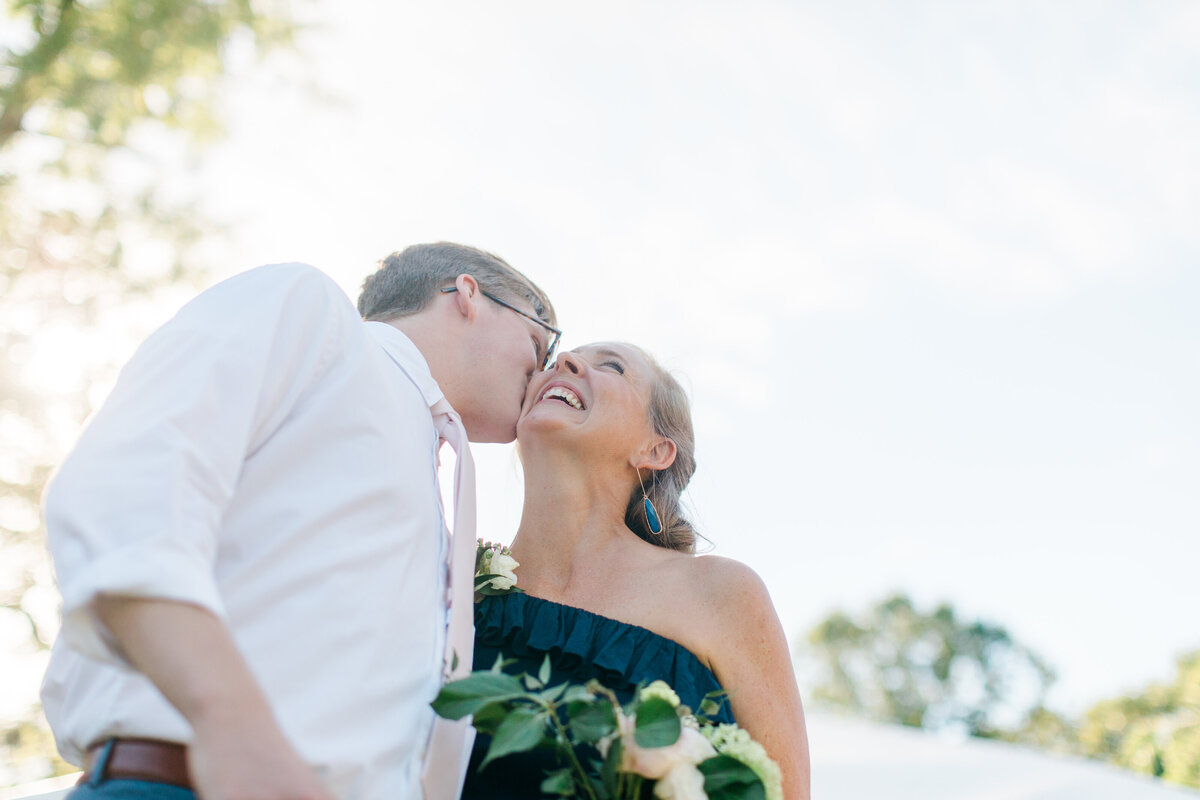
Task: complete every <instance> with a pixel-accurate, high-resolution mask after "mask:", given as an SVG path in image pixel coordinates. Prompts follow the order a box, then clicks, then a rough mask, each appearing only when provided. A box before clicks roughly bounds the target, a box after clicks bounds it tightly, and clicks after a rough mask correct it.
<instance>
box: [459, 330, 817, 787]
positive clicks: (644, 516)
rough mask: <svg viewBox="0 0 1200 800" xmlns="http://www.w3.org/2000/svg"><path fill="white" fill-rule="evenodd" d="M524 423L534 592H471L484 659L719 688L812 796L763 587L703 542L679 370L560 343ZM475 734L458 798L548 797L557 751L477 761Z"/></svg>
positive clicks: (524, 581)
mask: <svg viewBox="0 0 1200 800" xmlns="http://www.w3.org/2000/svg"><path fill="white" fill-rule="evenodd" d="M517 438H518V442H519V445H520V451H521V461H522V464H523V466H524V473H525V504H524V510H523V512H522V516H521V524H520V527H519V528H518V530H517V535H516V537H515V538H514V540H513V543H512V554H513V557H514V558H515V559H516V560H517V561H518V562H519V564H520V567H519V568H518V569H517V571H516V574H517V582H518V586H519V587H520V588H521V589H523V590H524V592H525V593H524V594H517V593H513V594H507V595H502V596H497V597H485V598H483V599H482V601H481V602H480V603H479V604H478V605H477V606H476V610H475V611H476V613H475V620H476V634H475V636H476V639H475V661H474V667H475V669H487V668H489V667H491V666H492V664H493V663H494V662H495V660H496V657H497V655H498V654H499V653H503V655H504V656H505V657H506V658H515V659H517V664H515V665H514V666H513V667H512V669H513V670H516V671H528V672H530V673H536V671H537V668H538V666H540V665H541V663H542V660H543V658H544V656H545V654H546V653H550V654H551V661H552V667H553V669H554V676H553V678H552V682H551V685H553V684H554V683H556V682H560V681H562V680H572V681H580V682H582V681H586V680H587V679H588V678H592V677H596V678H599V679H600V680H601V681H602V682H603V683H604V684H605V685H607V686H609V687H610V688H612V689H614V690H616V691H617V692H618V694H622V693H624V694H626V695H627V694H628V693H629V692H630V691H631V690H632V689H633V687H634V686H636V685H637V684H638V683H639V682H640V683H643V684H645V683H649V682H650V681H653V680H656V679H662V680H665V681H667V682H668V683H670V684H671V685H672V686H673V687H674V688H675V690H676V691H677V692H678V693H679V695H680V697H681V699H682V701H683V702H684V703H686V704H687V705H689V706H691V707H693V708H696V707H698V706H699V704H700V700H701V699H702V698H703V697H704V695H705V694H706V693H707V692H709V691H711V690H713V689H720V688H723V689H724V690H726V691H727V692H728V693H729V706H730V707H731V710H732V719H736V721H737V723H738V724H739V725H740V726H741V727H742V728H744V729H746V730H747V731H748V732H749V733H750V735H751V736H753V737H754V738H755V739H756V740H757V741H759V742H760V743H761V744H762V745H763V746H764V747H765V748H766V750H767V752H768V754H769V755H770V756H771V757H772V758H774V759H775V760H776V761H777V762H778V763H779V766H780V768H781V770H782V773H783V781H784V783H783V786H784V795H785V797H787V798H788V800H794V799H799V798H808V796H809V775H808V743H807V738H806V734H805V729H804V714H803V710H802V708H801V704H800V696H799V692H798V691H797V688H796V681H795V677H794V674H793V671H792V664H791V659H790V656H789V654H788V649H787V642H786V638H785V637H784V634H783V630H782V628H781V626H780V624H779V620H778V617H777V616H776V614H775V610H774V608H773V607H772V605H771V600H770V598H769V597H768V595H767V591H766V588H765V587H764V586H763V584H762V582H761V581H760V580H759V578H758V576H757V575H755V574H754V572H753V571H751V570H750V569H749V568H747V567H745V566H743V565H742V564H739V563H738V562H736V561H731V560H729V559H725V558H720V557H717V556H704V557H695V556H694V555H693V551H694V545H695V540H696V534H695V531H694V530H693V529H692V527H691V525H690V524H689V523H688V521H687V520H686V519H685V518H684V517H683V514H682V510H681V508H680V494H681V492H682V491H683V489H684V487H685V486H687V483H688V481H689V480H690V479H691V476H692V473H693V472H694V471H695V458H694V436H693V432H692V423H691V416H690V411H689V409H688V404H687V397H686V395H685V394H684V393H683V390H682V389H681V388H680V386H679V384H678V383H677V382H676V381H675V379H674V378H672V377H671V376H670V375H669V374H668V373H667V372H666V371H665V370H663V369H662V368H661V367H659V366H658V365H657V364H656V363H655V362H654V361H653V360H652V359H651V358H650V357H649V356H648V355H646V354H645V353H644V352H642V351H641V350H640V349H638V348H636V347H633V346H631V345H626V344H594V345H588V346H585V347H581V348H578V349H577V350H574V351H571V352H566V353H562V354H561V355H560V356H559V357H558V360H557V362H556V363H555V365H554V366H553V367H551V368H550V369H549V370H547V371H545V372H543V373H541V374H540V375H537V376H535V377H534V378H533V380H532V381H531V382H530V385H529V390H528V392H527V393H526V397H525V403H524V407H523V408H522V411H521V417H520V419H519V421H518V423H517ZM643 487H644V491H645V497H646V498H649V500H650V504H652V506H653V509H654V511H653V512H652V514H650V513H649V512H648V511H647V504H646V503H645V502H644V498H643ZM655 516H656V517H657V520H655V519H654V517H655ZM656 522H657V523H659V524H655V523H656ZM655 530H657V531H658V532H657V533H656V532H654V531H655ZM723 711H725V710H724V709H723ZM726 713H727V712H726ZM730 719H731V718H730V717H728V716H726V718H725V721H729V720H730ZM480 739H481V741H479V742H477V744H476V748H475V752H474V754H473V757H472V764H471V768H470V770H469V772H468V778H467V788H466V790H465V791H464V794H463V796H464V798H499V797H521V798H535V797H538V796H539V794H540V793H539V791H538V786H539V784H540V783H541V780H542V777H543V776H544V772H543V770H544V769H545V768H546V767H552V766H553V764H554V762H553V760H552V759H550V760H548V759H547V758H542V759H541V760H539V759H538V757H537V756H531V755H528V754H526V755H519V756H509V757H507V758H501V759H498V760H497V761H495V762H493V763H492V764H490V765H488V767H487V768H486V769H485V770H484V771H483V772H482V773H477V767H478V764H479V763H480V761H482V758H483V755H484V753H485V752H486V743H487V740H486V737H480Z"/></svg>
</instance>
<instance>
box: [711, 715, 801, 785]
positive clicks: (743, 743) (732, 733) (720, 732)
mask: <svg viewBox="0 0 1200 800" xmlns="http://www.w3.org/2000/svg"><path fill="white" fill-rule="evenodd" d="M703 734H704V736H705V738H706V739H707V740H708V741H709V742H711V743H712V744H713V746H714V747H716V748H717V751H718V752H719V753H721V755H726V756H729V757H730V758H736V759H737V760H738V761H740V762H742V763H743V764H745V765H746V766H747V767H749V768H750V769H752V770H754V772H755V774H756V775H758V778H759V780H761V781H762V782H763V788H764V789H765V790H766V793H767V800H783V775H782V773H781V772H780V771H779V765H778V764H776V763H775V762H774V761H773V760H772V759H771V757H770V756H768V755H767V751H766V750H764V749H763V746H762V745H761V744H759V743H758V742H756V741H754V740H753V739H752V738H750V734H749V733H748V732H747V731H744V730H742V729H741V728H739V727H738V726H737V725H728V724H721V725H716V726H705V727H704V728H703Z"/></svg>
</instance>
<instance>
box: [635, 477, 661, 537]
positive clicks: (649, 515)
mask: <svg viewBox="0 0 1200 800" xmlns="http://www.w3.org/2000/svg"><path fill="white" fill-rule="evenodd" d="M634 469H637V475H638V484H639V485H640V486H641V487H642V506H643V507H644V508H645V509H646V522H647V523H648V524H649V525H650V532H651V533H653V534H654V535H655V536H661V535H662V522H661V521H659V519H658V511H656V510H655V508H654V503H651V502H650V496H649V495H647V494H646V484H644V483H642V471H641V470H640V469H638V468H637V467H634Z"/></svg>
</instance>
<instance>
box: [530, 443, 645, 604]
mask: <svg viewBox="0 0 1200 800" xmlns="http://www.w3.org/2000/svg"><path fill="white" fill-rule="evenodd" d="M524 468H525V469H524V471H525V502H524V506H523V508H522V510H521V524H520V525H519V527H518V528H517V535H516V536H515V537H514V539H513V543H512V552H513V557H514V558H516V560H517V561H518V562H520V564H521V566H520V567H519V568H518V572H517V574H518V583H519V585H521V588H523V589H525V590H526V591H529V592H530V593H531V594H534V595H537V596H539V597H544V598H546V599H550V600H557V599H561V598H562V597H564V596H565V593H566V589H567V587H568V586H571V587H572V588H573V589H586V586H587V583H588V581H589V580H591V579H597V578H601V577H602V575H601V573H608V572H609V571H610V570H611V569H612V568H614V567H616V566H617V565H616V564H615V563H614V560H616V559H617V556H618V554H619V553H620V552H621V551H623V550H624V549H625V548H626V547H627V546H628V544H629V543H630V542H629V541H628V539H629V537H633V538H634V539H636V537H635V536H634V534H633V533H632V532H630V530H629V529H628V528H627V527H626V526H625V507H626V504H627V503H628V501H629V489H628V487H627V486H625V485H624V481H623V479H622V478H620V477H618V476H605V475H603V474H598V473H599V470H597V469H595V468H594V466H592V467H588V466H586V465H585V464H583V463H581V462H580V460H579V459H575V458H559V459H553V460H550V459H546V460H533V459H529V458H528V457H526V459H525V463H524ZM597 564H604V565H605V568H604V569H602V570H597V568H596V567H597Z"/></svg>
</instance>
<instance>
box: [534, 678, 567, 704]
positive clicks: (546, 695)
mask: <svg viewBox="0 0 1200 800" xmlns="http://www.w3.org/2000/svg"><path fill="white" fill-rule="evenodd" d="M568 685H569V684H566V683H560V684H559V685H558V686H551V687H550V688H549V689H546V690H545V691H544V692H539V693H538V697H540V698H542V699H543V700H545V701H546V702H547V703H555V702H557V701H558V698H559V697H561V696H562V694H563V692H565V691H566V690H567V686H568Z"/></svg>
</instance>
